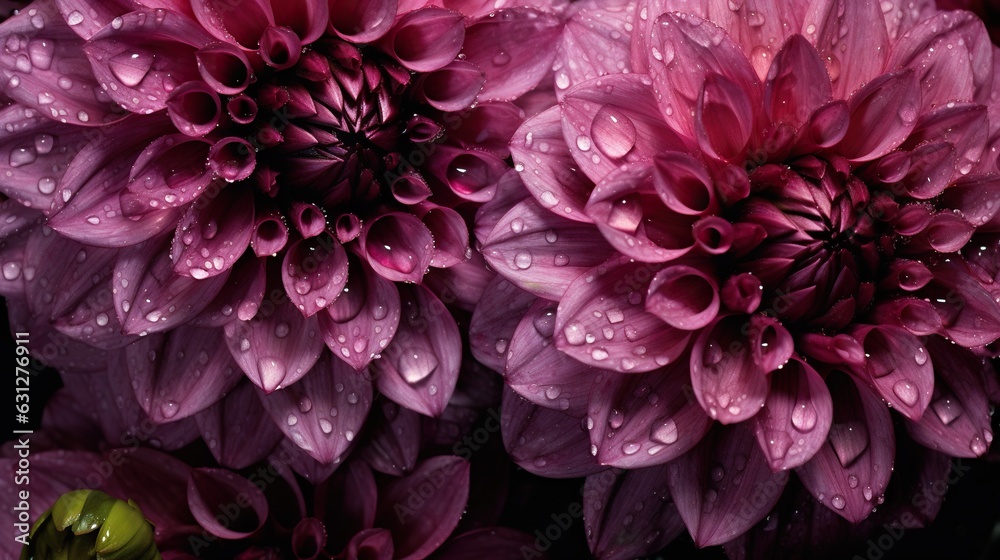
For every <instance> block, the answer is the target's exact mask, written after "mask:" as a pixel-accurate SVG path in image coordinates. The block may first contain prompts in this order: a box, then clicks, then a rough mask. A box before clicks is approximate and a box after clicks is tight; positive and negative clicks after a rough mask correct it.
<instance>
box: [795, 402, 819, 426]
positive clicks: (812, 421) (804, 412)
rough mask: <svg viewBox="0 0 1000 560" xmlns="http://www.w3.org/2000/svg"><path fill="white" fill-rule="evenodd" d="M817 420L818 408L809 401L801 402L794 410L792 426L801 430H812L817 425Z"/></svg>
mask: <svg viewBox="0 0 1000 560" xmlns="http://www.w3.org/2000/svg"><path fill="white" fill-rule="evenodd" d="M816 420H817V414H816V408H815V407H813V405H811V404H809V403H799V404H798V405H796V406H795V408H794V409H793V410H792V426H795V429H796V430H798V431H800V432H803V433H808V432H810V431H812V429H813V428H815V427H816Z"/></svg>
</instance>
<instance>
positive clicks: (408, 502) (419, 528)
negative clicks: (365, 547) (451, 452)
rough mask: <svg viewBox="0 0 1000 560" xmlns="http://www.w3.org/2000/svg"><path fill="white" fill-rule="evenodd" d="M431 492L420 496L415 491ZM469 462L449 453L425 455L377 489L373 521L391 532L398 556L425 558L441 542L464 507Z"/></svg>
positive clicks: (408, 559)
mask: <svg viewBox="0 0 1000 560" xmlns="http://www.w3.org/2000/svg"><path fill="white" fill-rule="evenodd" d="M428 490H430V491H431V492H432V494H431V497H430V498H423V497H421V494H420V493H418V491H422V492H424V493H426V492H427V491H428ZM468 495H469V463H468V462H466V461H464V460H462V459H460V458H458V457H450V456H439V457H432V458H430V459H427V460H426V461H424V462H423V463H421V464H420V465H419V466H417V470H415V471H414V472H413V474H410V475H408V476H406V477H404V478H399V479H395V480H393V481H391V482H389V483H388V484H386V485H384V486H383V487H382V488H381V489H380V491H379V497H378V498H379V499H378V514H377V518H376V519H377V521H376V524H377V525H378V526H380V527H386V528H388V529H389V530H390V531H391V532H392V541H393V543H394V544H395V549H396V553H395V555H394V556H392V557H393V558H397V559H399V560H420V559H422V558H426V557H427V556H428V555H430V553H431V552H433V551H434V550H435V549H437V547H439V546H441V544H442V543H444V541H445V539H447V538H448V535H449V534H451V532H452V531H453V530H454V529H455V526H456V525H457V524H458V520H459V519H460V518H461V517H462V512H463V511H464V510H465V503H466V499H467V498H468Z"/></svg>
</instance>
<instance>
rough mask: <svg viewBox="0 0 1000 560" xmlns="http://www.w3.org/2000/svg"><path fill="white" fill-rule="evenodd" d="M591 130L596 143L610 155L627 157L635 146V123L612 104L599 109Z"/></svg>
mask: <svg viewBox="0 0 1000 560" xmlns="http://www.w3.org/2000/svg"><path fill="white" fill-rule="evenodd" d="M590 131H591V135H593V137H594V144H595V145H596V146H597V148H598V149H599V150H601V152H603V153H604V154H605V155H606V156H608V157H611V158H621V157H625V155H626V154H628V153H629V152H630V151H632V148H634V147H635V141H636V130H635V124H634V123H633V122H632V119H630V118H629V117H628V116H627V115H626V114H625V113H624V112H623V111H622V110H621V109H618V108H617V107H614V106H612V105H605V106H603V107H601V108H600V109H599V110H598V111H597V114H596V115H595V116H594V122H593V123H592V124H591V128H590Z"/></svg>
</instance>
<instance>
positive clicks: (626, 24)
mask: <svg viewBox="0 0 1000 560" xmlns="http://www.w3.org/2000/svg"><path fill="white" fill-rule="evenodd" d="M609 4H612V5H609ZM618 4H620V5H613V3H609V2H601V1H599V0H589V1H586V2H577V3H576V6H579V11H577V12H576V13H575V14H573V17H572V18H570V20H569V21H567V22H566V23H565V26H564V27H563V32H562V37H561V39H560V43H559V45H558V47H557V51H556V53H557V54H556V62H555V63H553V66H555V67H556V68H555V70H556V88H557V89H556V94H557V95H559V96H560V99H561V97H562V95H563V91H565V90H566V89H569V88H570V87H572V86H574V85H576V84H579V83H582V82H585V81H587V80H591V79H593V78H599V77H601V76H609V75H618V74H620V73H622V72H624V71H625V70H628V69H629V68H630V67H631V64H630V59H631V52H630V51H631V48H630V42H629V38H630V36H631V34H632V32H631V31H630V30H631V29H633V27H632V18H633V16H632V12H631V11H630V10H628V9H621V7H622V5H624V3H623V2H618ZM570 60H572V61H573V64H569V61H570Z"/></svg>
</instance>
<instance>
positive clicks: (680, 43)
mask: <svg viewBox="0 0 1000 560" xmlns="http://www.w3.org/2000/svg"><path fill="white" fill-rule="evenodd" d="M649 49H650V50H649V52H648V53H643V55H644V56H649V57H650V58H649V72H650V74H651V75H652V77H653V89H654V90H655V91H656V99H657V103H658V105H659V106H660V112H661V113H662V114H663V117H664V120H665V121H666V123H667V124H668V125H670V128H672V129H674V130H675V131H677V132H679V133H680V134H682V135H684V136H687V137H688V138H697V134H696V133H695V123H694V119H693V118H692V115H693V114H694V113H695V110H696V109H697V100H698V98H699V94H700V92H701V90H702V88H703V87H704V83H705V78H706V77H707V76H708V75H709V74H712V73H716V74H720V75H722V76H723V77H725V78H726V79H728V80H729V81H730V82H732V83H733V84H734V87H735V89H736V90H737V91H741V92H743V94H744V95H745V96H746V97H747V99H746V101H747V104H748V105H749V106H750V107H758V106H759V105H760V93H761V92H760V89H761V88H760V83H759V81H758V80H757V74H756V73H755V71H754V69H753V67H752V66H750V62H749V61H748V60H747V57H746V54H744V53H743V49H741V48H740V46H739V45H737V44H736V43H735V42H733V40H732V39H731V38H730V37H729V36H727V35H726V32H725V31H723V30H722V29H720V28H719V27H717V26H716V25H715V24H714V23H712V22H711V21H706V20H704V19H702V18H700V17H697V16H692V15H686V14H678V13H667V14H663V15H661V16H659V17H658V18H656V22H655V24H654V25H653V30H652V40H651V44H650V47H649ZM679 64H683V65H691V66H695V67H697V68H700V69H702V70H701V71H699V72H689V71H687V70H683V69H681V68H680V67H678V66H677V65H679Z"/></svg>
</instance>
